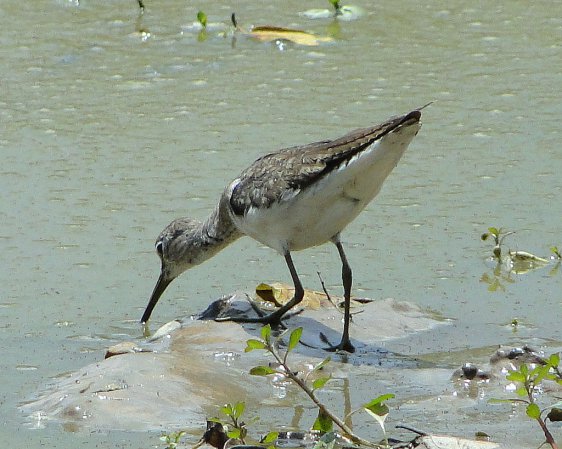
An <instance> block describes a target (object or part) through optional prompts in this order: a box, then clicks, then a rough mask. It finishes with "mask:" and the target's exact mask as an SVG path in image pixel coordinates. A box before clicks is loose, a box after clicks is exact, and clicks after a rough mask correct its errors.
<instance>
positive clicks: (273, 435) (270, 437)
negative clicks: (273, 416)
mask: <svg viewBox="0 0 562 449" xmlns="http://www.w3.org/2000/svg"><path fill="white" fill-rule="evenodd" d="M278 436H279V432H269V433H268V434H267V435H266V436H264V437H263V438H262V439H261V441H260V443H262V444H269V443H275V441H277V437H278Z"/></svg>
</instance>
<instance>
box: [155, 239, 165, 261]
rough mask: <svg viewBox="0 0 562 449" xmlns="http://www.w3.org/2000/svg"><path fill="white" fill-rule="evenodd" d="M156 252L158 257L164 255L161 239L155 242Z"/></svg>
mask: <svg viewBox="0 0 562 449" xmlns="http://www.w3.org/2000/svg"><path fill="white" fill-rule="evenodd" d="M156 252H157V253H158V255H159V256H160V258H162V257H163V256H164V245H163V244H162V241H160V242H156Z"/></svg>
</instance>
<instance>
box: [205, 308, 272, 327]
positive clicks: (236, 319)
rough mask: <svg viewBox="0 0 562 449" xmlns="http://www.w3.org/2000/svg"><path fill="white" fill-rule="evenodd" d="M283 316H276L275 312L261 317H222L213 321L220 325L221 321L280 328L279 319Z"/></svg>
mask: <svg viewBox="0 0 562 449" xmlns="http://www.w3.org/2000/svg"><path fill="white" fill-rule="evenodd" d="M282 317H283V314H277V313H275V312H272V313H270V314H269V315H263V316H259V317H248V316H224V317H218V318H215V321H217V322H219V323H222V322H223V321H232V322H233V323H260V324H264V325H265V324H269V325H270V326H271V327H279V326H282V323H281V318H282Z"/></svg>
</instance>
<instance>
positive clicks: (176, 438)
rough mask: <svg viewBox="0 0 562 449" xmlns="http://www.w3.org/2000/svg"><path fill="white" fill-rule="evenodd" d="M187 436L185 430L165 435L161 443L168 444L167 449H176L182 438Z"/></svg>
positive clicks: (161, 438)
mask: <svg viewBox="0 0 562 449" xmlns="http://www.w3.org/2000/svg"><path fill="white" fill-rule="evenodd" d="M185 434H186V432H185V430H180V431H179V432H170V433H164V434H162V436H161V437H160V441H163V442H164V443H166V445H167V446H166V449H176V447H177V446H178V444H179V443H180V440H181V438H182V437H183V436H184V435H185Z"/></svg>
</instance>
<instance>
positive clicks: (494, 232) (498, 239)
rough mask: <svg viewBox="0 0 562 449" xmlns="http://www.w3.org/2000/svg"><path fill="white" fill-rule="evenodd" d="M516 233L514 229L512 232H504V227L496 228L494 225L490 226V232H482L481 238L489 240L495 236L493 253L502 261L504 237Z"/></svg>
mask: <svg viewBox="0 0 562 449" xmlns="http://www.w3.org/2000/svg"><path fill="white" fill-rule="evenodd" d="M511 234H514V232H513V231H510V232H504V230H503V228H494V227H490V228H488V232H485V233H484V234H482V235H481V236H480V238H481V239H482V240H483V241H486V240H488V239H489V238H493V239H494V249H493V250H492V253H493V255H494V258H495V259H496V260H497V261H498V262H501V257H502V249H501V245H502V244H503V241H504V239H505V238H506V237H507V236H508V235H511Z"/></svg>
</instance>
